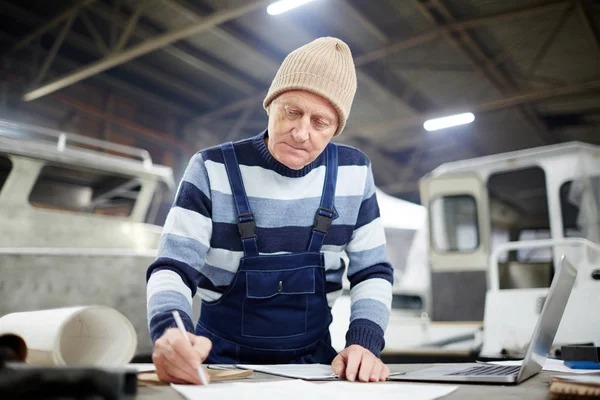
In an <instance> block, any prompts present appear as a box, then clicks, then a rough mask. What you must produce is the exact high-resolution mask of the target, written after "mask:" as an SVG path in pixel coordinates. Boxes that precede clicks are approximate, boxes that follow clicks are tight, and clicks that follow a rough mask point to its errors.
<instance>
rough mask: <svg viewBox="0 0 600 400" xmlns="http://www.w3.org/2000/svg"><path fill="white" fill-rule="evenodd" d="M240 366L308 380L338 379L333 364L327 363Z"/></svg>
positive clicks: (239, 365)
mask: <svg viewBox="0 0 600 400" xmlns="http://www.w3.org/2000/svg"><path fill="white" fill-rule="evenodd" d="M236 366H237V367H238V368H243V369H251V370H253V371H256V372H263V373H265V374H271V375H278V376H285V377H286V378H295V379H305V380H308V381H318V380H332V379H337V375H336V374H335V372H333V369H332V368H331V365H327V364H271V365H254V364H238V365H236Z"/></svg>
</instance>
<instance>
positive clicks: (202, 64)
mask: <svg viewBox="0 0 600 400" xmlns="http://www.w3.org/2000/svg"><path fill="white" fill-rule="evenodd" d="M90 11H92V12H93V13H95V14H97V15H98V16H100V17H102V18H104V19H105V20H107V21H109V22H113V25H112V26H115V24H118V25H119V26H120V27H121V28H124V27H125V26H126V24H127V20H126V19H125V18H124V17H123V16H122V15H121V14H115V12H114V11H113V10H110V9H108V8H107V7H104V6H102V5H100V4H96V5H93V6H91V7H90ZM155 34H156V32H155V30H151V29H148V28H147V27H145V26H144V25H141V24H138V26H137V29H136V30H135V31H134V32H133V35H134V36H136V37H138V38H142V39H148V38H151V37H153V36H155ZM162 50H163V51H164V52H166V53H167V54H169V55H170V56H172V57H175V58H176V59H178V60H179V61H181V62H183V63H185V64H186V65H189V66H190V67H192V68H194V69H195V70H197V71H199V72H202V73H204V74H207V75H210V76H211V77H213V78H215V79H217V80H219V81H220V82H222V83H224V84H226V85H228V86H230V87H233V88H235V89H237V90H239V91H240V92H243V93H246V94H251V93H253V92H254V91H255V90H256V89H255V88H254V86H252V85H251V84H249V83H248V82H246V81H245V80H243V79H240V78H239V77H237V76H234V74H232V73H229V72H227V71H226V70H223V68H219V67H218V66H215V65H212V64H210V63H209V62H206V61H204V60H202V59H201V58H198V57H197V56H195V55H193V54H191V53H190V52H189V51H186V50H184V49H183V48H182V46H181V45H180V44H178V43H173V44H171V45H169V46H166V47H164V48H163V49H162Z"/></svg>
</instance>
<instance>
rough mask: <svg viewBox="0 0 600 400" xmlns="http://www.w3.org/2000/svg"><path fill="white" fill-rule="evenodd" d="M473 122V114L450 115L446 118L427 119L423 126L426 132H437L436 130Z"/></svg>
mask: <svg viewBox="0 0 600 400" xmlns="http://www.w3.org/2000/svg"><path fill="white" fill-rule="evenodd" d="M473 121H475V115H473V113H470V112H469V113H462V114H456V115H450V116H448V117H442V118H433V119H428V120H427V121H425V123H424V124H423V128H425V130H426V131H429V132H431V131H437V130H438V129H445V128H450V127H452V126H458V125H465V124H470V123H471V122H473Z"/></svg>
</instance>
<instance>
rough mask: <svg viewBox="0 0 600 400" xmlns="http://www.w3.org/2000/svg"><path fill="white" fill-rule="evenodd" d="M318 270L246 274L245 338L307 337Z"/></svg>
mask: <svg viewBox="0 0 600 400" xmlns="http://www.w3.org/2000/svg"><path fill="white" fill-rule="evenodd" d="M316 269H317V268H316V267H314V266H311V267H305V268H298V269H294V270H283V271H282V270H273V271H248V272H246V296H245V298H244V303H243V305H242V335H243V336H248V337H261V338H281V337H290V336H297V335H302V334H304V333H306V325H307V324H306V320H307V318H308V315H309V309H308V303H309V302H308V299H309V296H314V295H315V272H316Z"/></svg>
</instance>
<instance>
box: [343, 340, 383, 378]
mask: <svg viewBox="0 0 600 400" xmlns="http://www.w3.org/2000/svg"><path fill="white" fill-rule="evenodd" d="M331 367H332V368H333V370H334V371H335V373H336V374H338V375H339V376H340V378H342V379H344V378H345V379H347V380H349V381H354V380H356V378H358V379H359V380H360V381H361V382H379V381H385V380H386V379H387V378H388V376H389V375H390V369H389V368H388V367H387V365H385V364H384V363H383V362H382V361H381V360H380V359H379V358H377V357H375V355H374V354H373V353H371V352H370V351H369V350H367V349H365V348H364V347H362V346H359V345H357V344H353V345H352V346H348V347H346V348H345V349H344V350H343V351H342V352H341V353H340V354H338V355H337V357H336V358H334V359H333V361H332V362H331Z"/></svg>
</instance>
